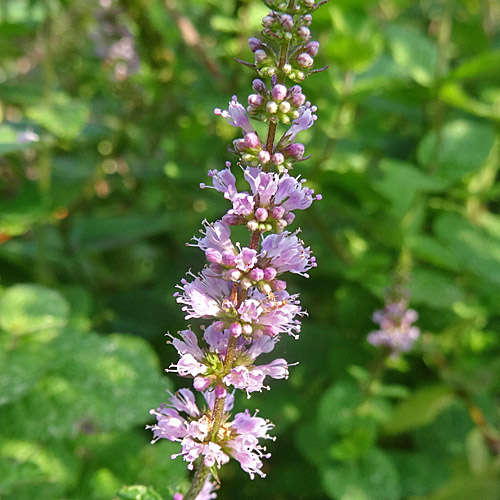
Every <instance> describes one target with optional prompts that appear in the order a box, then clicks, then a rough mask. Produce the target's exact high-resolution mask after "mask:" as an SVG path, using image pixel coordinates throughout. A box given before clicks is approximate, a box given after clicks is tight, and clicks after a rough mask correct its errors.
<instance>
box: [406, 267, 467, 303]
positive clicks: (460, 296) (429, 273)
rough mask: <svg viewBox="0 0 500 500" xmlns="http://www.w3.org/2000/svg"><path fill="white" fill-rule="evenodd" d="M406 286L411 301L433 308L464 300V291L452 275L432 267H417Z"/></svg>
mask: <svg viewBox="0 0 500 500" xmlns="http://www.w3.org/2000/svg"><path fill="white" fill-rule="evenodd" d="M408 288H409V289H410V292H411V300H412V302H414V303H416V304H425V305H427V306H429V307H432V308H434V309H447V308H449V307H451V306H452V305H453V304H455V303H456V302H459V301H463V300H465V292H464V291H463V290H462V288H460V285H459V284H458V283H457V282H456V279H455V277H454V276H452V275H447V274H445V273H442V272H439V271H436V270H433V269H424V268H421V267H417V268H416V269H415V270H414V271H413V272H412V278H411V282H410V284H409V285H408Z"/></svg>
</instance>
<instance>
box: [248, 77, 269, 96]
mask: <svg viewBox="0 0 500 500" xmlns="http://www.w3.org/2000/svg"><path fill="white" fill-rule="evenodd" d="M252 87H253V89H254V90H255V92H259V93H260V92H265V91H266V89H267V87H266V84H265V83H264V82H263V81H262V80H260V79H259V78H256V79H255V80H254V81H253V82H252Z"/></svg>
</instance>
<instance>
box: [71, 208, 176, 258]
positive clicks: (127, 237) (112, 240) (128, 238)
mask: <svg viewBox="0 0 500 500" xmlns="http://www.w3.org/2000/svg"><path fill="white" fill-rule="evenodd" d="M173 219H174V218H173V217H172V215H170V214H169V215H163V216H155V215H150V214H140V213H135V214H130V215H125V216H114V217H88V218H87V217H85V218H84V217H79V218H78V219H76V220H75V223H74V227H73V232H72V234H71V238H72V240H73V241H72V243H73V245H74V246H76V247H77V248H78V249H79V250H81V251H103V250H111V249H113V248H117V247H121V246H124V245H129V244H130V243H131V242H133V241H136V240H139V239H143V238H147V237H150V236H153V235H156V234H159V233H164V232H166V231H168V230H169V229H170V228H171V227H172V224H173V222H174V220H173Z"/></svg>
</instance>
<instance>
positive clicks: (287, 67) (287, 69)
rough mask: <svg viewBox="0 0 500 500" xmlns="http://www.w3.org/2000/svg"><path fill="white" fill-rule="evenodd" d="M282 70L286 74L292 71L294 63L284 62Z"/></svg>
mask: <svg viewBox="0 0 500 500" xmlns="http://www.w3.org/2000/svg"><path fill="white" fill-rule="evenodd" d="M282 71H283V73H284V74H285V75H288V74H289V73H290V71H292V65H291V64H289V63H285V64H283V68H282Z"/></svg>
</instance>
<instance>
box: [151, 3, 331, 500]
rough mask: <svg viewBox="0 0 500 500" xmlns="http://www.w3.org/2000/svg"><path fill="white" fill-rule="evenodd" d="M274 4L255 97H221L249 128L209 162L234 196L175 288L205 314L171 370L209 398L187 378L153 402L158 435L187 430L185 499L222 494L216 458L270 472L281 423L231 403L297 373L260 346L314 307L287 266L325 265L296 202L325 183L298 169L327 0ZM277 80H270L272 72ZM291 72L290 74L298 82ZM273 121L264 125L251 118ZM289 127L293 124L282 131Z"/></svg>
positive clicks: (222, 189) (224, 113) (230, 116)
mask: <svg viewBox="0 0 500 500" xmlns="http://www.w3.org/2000/svg"><path fill="white" fill-rule="evenodd" d="M265 3H266V5H267V6H269V7H270V8H271V9H272V10H271V11H270V13H269V14H268V15H266V16H265V17H264V19H263V20H262V24H263V26H264V29H263V31H262V35H263V39H262V40H260V39H257V38H253V37H252V38H250V39H249V47H250V50H251V51H252V52H253V53H254V57H255V59H254V63H253V64H252V63H244V64H246V65H247V66H250V67H252V68H253V69H254V70H255V71H256V72H257V75H258V76H259V78H256V79H255V80H254V81H253V84H252V88H253V93H251V94H250V95H249V96H248V107H247V108H246V109H245V107H244V106H243V105H242V104H241V103H240V102H239V101H238V98H237V96H233V97H232V100H231V101H230V102H229V106H228V109H227V110H221V109H219V108H216V109H215V111H214V112H215V114H216V115H219V116H221V117H223V118H225V119H226V120H227V121H228V122H229V123H230V124H231V125H232V126H234V127H236V128H239V129H241V134H242V137H240V138H238V139H236V140H234V141H233V144H232V148H231V149H230V151H231V152H232V153H233V154H235V155H236V157H237V161H236V164H237V167H236V168H234V167H233V166H232V164H231V162H227V163H226V165H225V168H224V169H222V170H220V171H218V170H211V171H209V173H208V175H209V177H210V178H211V185H206V184H201V187H202V188H212V189H215V190H216V191H217V192H219V193H222V195H223V196H224V198H225V199H227V200H228V201H229V203H230V208H229V209H228V211H227V212H226V214H225V215H224V216H223V217H222V218H221V220H218V221H216V222H214V223H209V222H207V221H204V229H203V230H202V231H201V234H202V235H201V236H200V237H197V238H194V243H192V245H193V246H196V247H198V248H200V249H201V250H202V251H203V252H204V253H205V257H206V259H207V261H208V263H207V265H206V266H205V268H204V269H203V270H202V271H201V272H200V273H199V274H198V275H194V274H191V273H189V276H188V278H187V279H183V280H182V281H181V284H180V285H179V287H178V288H179V290H180V291H178V292H176V293H175V297H176V300H177V302H178V303H179V304H182V310H183V311H184V312H185V313H186V316H185V318H186V319H187V320H188V319H191V318H197V319H198V318H199V319H204V320H207V324H206V325H204V326H202V327H201V328H200V329H199V331H196V329H192V328H191V327H188V328H187V329H186V330H183V331H181V332H179V335H178V336H171V340H170V343H171V344H172V345H173V346H174V347H175V349H176V350H177V351H178V353H179V361H178V362H177V363H175V364H172V365H171V366H170V368H169V369H168V370H167V371H169V372H173V373H176V374H177V375H179V376H181V377H186V378H191V379H192V382H193V388H194V390H195V392H201V393H202V395H203V397H204V399H205V402H204V405H203V406H200V405H199V404H198V403H197V402H196V396H195V392H193V391H192V390H191V389H188V388H185V389H180V390H179V391H177V392H176V393H175V394H172V395H171V397H170V399H169V401H168V402H167V403H165V404H163V405H161V406H160V407H159V408H157V409H156V410H152V411H151V413H152V414H153V415H154V416H155V417H156V421H157V422H156V424H154V425H150V426H148V428H150V429H151V430H152V431H153V435H154V438H153V441H152V442H153V443H154V442H156V441H158V440H160V439H167V440H170V441H176V442H179V444H180V446H181V449H180V452H179V453H176V454H173V455H172V458H176V457H182V458H183V460H185V461H186V462H187V463H188V469H190V470H194V471H195V474H194V478H193V481H192V484H191V487H190V488H189V490H188V491H187V493H186V494H185V495H182V494H180V493H176V494H175V495H174V499H175V500H181V499H183V500H193V499H195V498H197V499H198V500H202V499H205V500H206V499H210V498H215V494H214V493H213V490H214V488H215V487H216V485H217V483H219V479H218V472H217V471H218V469H220V467H221V466H222V465H224V464H225V463H227V462H228V461H229V460H230V458H233V459H235V460H237V461H238V462H239V463H240V465H241V467H242V469H243V470H244V471H246V472H247V473H248V474H249V475H250V478H252V479H253V478H254V477H255V475H259V476H261V477H265V473H264V472H263V470H262V467H263V459H267V458H269V457H270V453H268V452H267V450H266V447H265V446H264V445H263V444H262V442H261V441H262V440H264V439H272V438H271V435H270V432H271V430H272V428H273V424H272V423H271V422H269V421H268V420H265V419H264V418H262V417H260V416H257V412H256V413H254V414H251V413H250V412H249V411H248V410H244V411H243V412H240V413H236V414H235V415H234V416H233V415H232V414H231V411H232V409H233V404H234V391H235V390H243V391H245V392H246V394H247V397H250V396H251V394H252V393H254V392H261V391H262V390H263V389H269V386H268V385H266V384H267V379H268V378H274V379H283V378H288V373H289V367H290V364H289V363H288V361H286V360H285V359H282V358H276V359H274V360H273V361H271V362H270V363H267V364H259V363H258V362H257V358H258V357H259V356H260V355H261V354H265V353H270V352H272V351H273V349H274V347H275V345H276V343H277V342H278V341H279V340H280V338H281V336H282V335H283V334H286V335H289V336H292V337H294V338H295V339H298V336H299V332H300V326H301V324H300V319H301V318H302V317H303V316H304V315H305V314H306V313H305V311H304V310H303V309H302V308H301V306H300V303H299V298H298V294H291V293H289V292H288V291H287V283H286V281H285V280H284V279H282V278H283V275H284V274H285V273H287V272H291V273H295V274H299V275H303V276H306V277H307V276H308V274H307V271H309V270H310V269H311V268H313V267H315V266H316V259H315V257H314V256H313V255H312V252H311V249H310V248H309V247H306V246H305V245H304V243H303V242H302V241H301V240H300V239H299V237H298V234H299V230H295V231H293V232H292V231H290V230H289V227H290V226H291V225H292V223H293V221H294V218H295V211H296V210H305V209H307V208H308V207H310V206H311V204H312V202H313V201H315V200H320V199H321V196H320V195H315V194H314V191H313V190H312V189H310V188H308V187H307V186H305V180H304V179H301V178H300V175H298V176H294V175H291V174H290V173H289V172H290V171H291V170H292V168H293V167H294V166H295V165H296V164H297V163H299V162H301V161H303V160H305V159H307V157H305V156H304V154H305V148H304V145H303V144H301V143H299V142H297V136H298V135H299V134H300V132H302V131H304V130H306V129H308V128H310V127H311V126H312V125H313V124H314V122H315V120H316V114H315V113H316V110H317V108H316V106H313V105H312V104H311V103H310V102H309V101H307V98H306V96H305V94H304V93H303V92H302V88H301V86H300V85H298V84H297V83H296V82H301V81H303V80H304V79H305V78H306V77H307V76H309V75H310V74H311V73H313V72H314V71H315V70H313V69H312V67H313V65H314V57H315V56H316V54H317V53H318V49H319V44H318V42H316V41H312V40H311V32H310V30H309V26H310V24H311V22H312V16H311V13H312V12H314V11H315V10H316V9H317V8H318V7H319V6H320V5H322V4H323V3H325V2H324V1H321V2H315V1H311V0H298V1H296V0H290V1H288V2H273V1H270V0H267V1H265ZM266 81H267V83H266ZM290 83H292V84H290ZM252 119H253V120H255V121H258V122H263V123H267V124H268V126H267V133H266V135H265V137H264V136H260V135H259V133H258V131H257V130H256V129H255V128H254V127H253V125H252V122H251V120H252ZM281 128H283V131H281ZM238 170H240V171H241V172H242V176H243V179H244V182H245V183H246V187H245V188H244V189H243V190H240V189H239V188H238V187H237V184H239V183H238V181H237V176H236V175H235V174H237V173H238ZM237 226H243V227H245V228H246V229H247V230H248V232H249V235H248V243H245V242H239V241H236V242H235V241H234V237H233V235H232V229H233V228H235V227H237Z"/></svg>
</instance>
